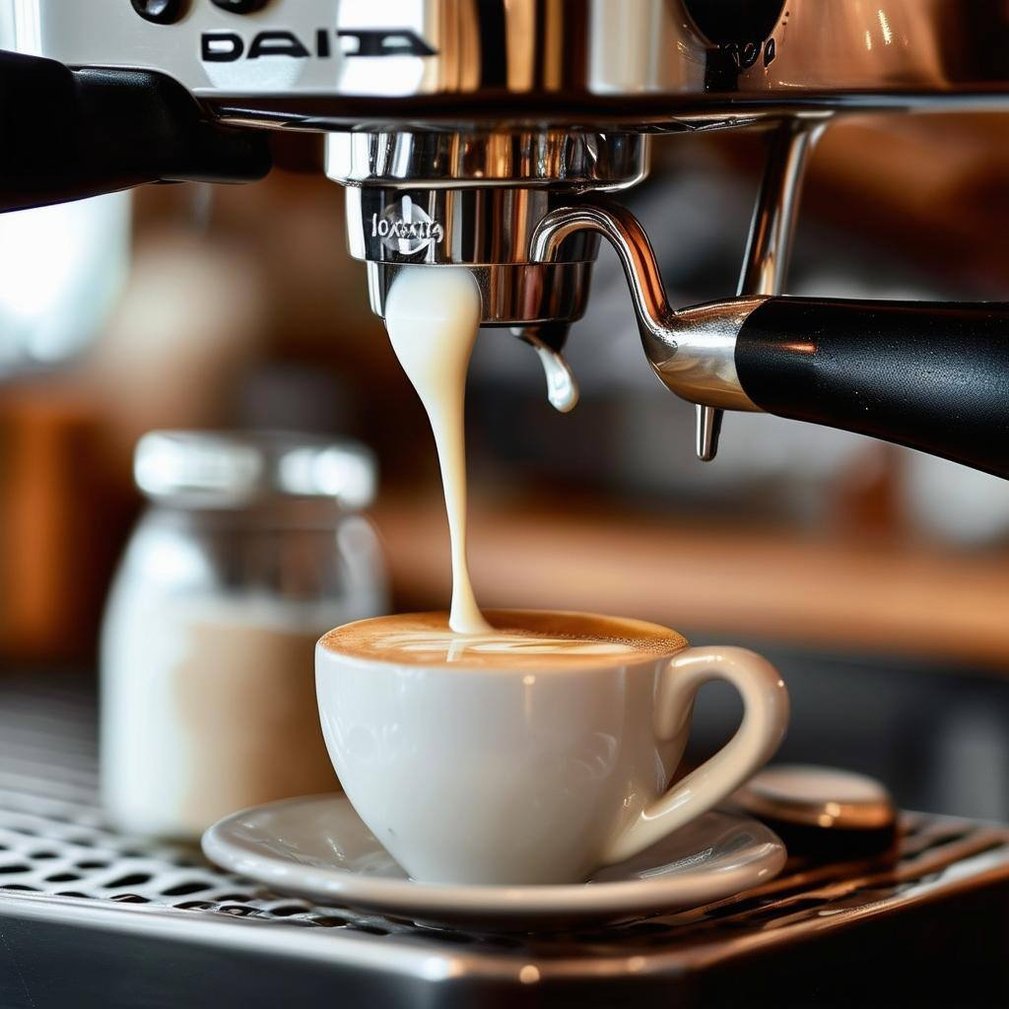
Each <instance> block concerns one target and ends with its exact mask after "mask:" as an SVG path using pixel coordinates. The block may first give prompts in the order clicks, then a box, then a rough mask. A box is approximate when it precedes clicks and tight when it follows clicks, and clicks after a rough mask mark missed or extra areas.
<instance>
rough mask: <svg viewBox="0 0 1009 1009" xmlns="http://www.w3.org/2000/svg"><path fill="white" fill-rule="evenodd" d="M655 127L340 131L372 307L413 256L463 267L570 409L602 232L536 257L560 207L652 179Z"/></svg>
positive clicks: (330, 152) (353, 237)
mask: <svg viewBox="0 0 1009 1009" xmlns="http://www.w3.org/2000/svg"><path fill="white" fill-rule="evenodd" d="M647 152H648V143H647V137H645V136H642V135H638V134H630V133H627V134H623V133H615V134H604V133H586V132H582V131H577V130H480V131H473V132H459V131H440V132H439V131H433V130H429V131H423V130H418V131H412V132H411V131H396V132H388V133H333V134H330V135H329V137H328V138H327V159H326V173H327V175H328V176H329V177H330V178H332V179H335V180H336V181H338V182H340V183H342V184H343V185H345V186H346V187H347V234H348V241H349V247H350V252H351V255H352V256H354V257H355V258H356V259H360V260H363V261H364V262H365V264H366V266H367V273H368V291H369V297H370V301H371V307H372V310H373V311H374V312H375V313H376V314H377V315H379V316H382V317H383V318H384V317H385V305H386V298H387V296H388V294H389V291H390V289H391V287H392V284H393V283H394V282H395V279H396V276H397V274H398V273H399V272H400V271H401V270H402V269H403V268H404V267H407V266H411V265H427V266H465V267H466V268H467V269H469V270H470V271H471V272H472V273H473V275H474V277H475V278H476V280H477V283H478V284H479V286H480V291H481V296H482V302H483V318H482V322H483V325H485V326H497V327H506V328H508V329H510V330H511V331H512V332H514V333H515V335H516V336H519V337H520V338H521V339H523V340H524V341H525V342H527V343H529V344H530V345H531V346H533V347H534V348H535V350H536V351H537V353H538V354H539V356H540V359H541V361H542V362H543V365H544V370H545V373H546V376H547V387H548V394H549V396H550V401H551V403H553V404H554V406H556V407H557V408H558V409H560V410H568V409H571V407H573V406H574V404H575V402H577V388H576V386H575V384H574V380H573V378H572V376H571V374H570V371H569V370H568V368H567V365H566V363H565V362H564V359H563V357H562V356H561V353H560V352H561V349H562V347H563V344H564V339H565V337H566V334H567V329H568V326H569V325H570V323H571V322H573V321H574V320H576V319H579V318H581V316H582V314H583V312H584V311H585V305H586V301H587V299H588V292H589V280H590V276H591V269H592V264H593V262H594V261H595V258H596V252H597V250H598V238H597V236H596V235H595V234H594V233H592V232H591V231H583V232H582V233H581V234H580V235H578V236H575V237H574V238H573V239H572V240H571V241H570V242H568V243H566V245H565V248H564V250H563V253H562V254H559V255H556V256H554V257H552V258H551V260H550V262H534V261H533V260H532V259H531V258H530V246H531V243H532V236H533V233H534V231H535V229H536V227H537V226H538V225H539V223H540V222H541V221H542V220H543V219H544V218H546V217H547V216H548V215H549V214H550V213H551V211H552V210H554V209H555V208H556V207H558V206H561V205H563V204H566V203H569V202H570V201H571V200H572V199H577V198H580V197H582V196H583V195H585V194H592V195H597V194H601V193H607V192H612V191H615V190H620V189H624V188H626V187H628V186H631V185H633V184H635V183H636V182H638V181H640V180H641V179H642V178H644V176H645V173H646V171H647Z"/></svg>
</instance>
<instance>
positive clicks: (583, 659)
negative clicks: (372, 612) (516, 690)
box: [315, 607, 690, 676]
mask: <svg viewBox="0 0 1009 1009" xmlns="http://www.w3.org/2000/svg"><path fill="white" fill-rule="evenodd" d="M432 614H438V615H441V614H444V617H445V622H446V625H447V623H448V613H447V612H446V611H443V610H428V611H414V612H410V613H387V614H383V615H381V616H374V617H365V618H363V619H360V620H352V621H349V622H348V623H346V624H340V625H338V626H337V627H334V628H332V629H331V630H329V631H327V632H326V633H325V634H323V635H322V637H320V638H319V640H318V641H317V642H316V645H315V651H316V658H317V659H318V657H319V655H320V654H321V653H325V654H326V655H328V656H330V657H332V658H334V659H341V658H342V659H351V660H353V661H354V662H355V663H358V664H362V665H367V666H377V667H383V668H391V669H401V670H408V669H412V670H417V671H421V670H423V671H430V672H439V673H487V672H493V673H494V674H495V675H496V676H500V675H508V674H511V675H525V674H528V673H530V672H537V673H539V672H540V671H541V670H540V669H539V668H534V667H535V666H536V664H535V661H534V658H533V657H532V656H530V662H529V667H526V666H514V667H505V666H501V667H493V668H492V667H489V666H487V665H473V664H471V663H467V662H465V661H458V662H448V661H444V662H437V661H432V662H401V661H396V660H394V659H388V658H379V657H376V656H373V655H361V654H357V653H353V652H343V651H340V650H339V649H338V648H335V647H330V646H329V645H327V644H326V638H327V637H328V636H329V635H330V634H332V633H333V631H337V630H342V629H344V628H353V627H357V626H358V625H360V624H369V623H377V622H378V621H381V620H389V619H393V618H409V617H414V616H431V615H432ZM483 614H484V616H486V617H488V619H490V620H494V619H495V617H506V616H508V615H516V614H535V615H537V616H541V615H544V614H550V615H552V616H558V617H573V618H578V619H601V620H607V621H613V620H615V621H619V622H621V623H626V624H630V625H632V626H633V627H637V628H640V629H641V630H642V631H643V632H647V636H649V637H653V638H659V637H661V638H663V639H667V640H669V641H670V645H671V647H670V648H669V649H668V650H659V649H656V651H655V652H654V653H652V654H649V655H645V656H642V658H640V659H635V660H633V661H621V660H620V656H619V655H581V656H578V657H577V661H575V657H574V656H572V658H571V662H570V665H562V664H560V663H558V664H557V665H556V666H555V667H553V668H551V669H550V670H548V671H549V672H550V673H552V674H553V673H557V674H560V675H562V674H565V673H567V674H572V673H579V672H587V671H590V670H591V671H597V672H598V671H602V670H606V669H614V668H620V669H627V668H633V667H637V666H643V665H650V664H652V663H654V662H656V661H662V660H665V659H670V658H672V657H673V656H674V655H676V654H678V653H679V652H681V651H683V649H684V648H687V647H689V644H690V643H689V641H688V640H687V639H686V637H685V636H684V635H682V634H681V633H680V632H679V631H675V630H673V629H672V628H670V627H666V626H665V625H663V624H658V623H655V622H653V621H650V620H641V619H639V618H637V617H624V616H615V615H613V614H603V613H592V612H589V611H587V610H554V609H533V608H529V607H502V608H492V609H485V610H483Z"/></svg>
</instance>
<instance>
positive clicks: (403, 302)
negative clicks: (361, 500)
mask: <svg viewBox="0 0 1009 1009" xmlns="http://www.w3.org/2000/svg"><path fill="white" fill-rule="evenodd" d="M480 315H481V302H480V289H479V287H478V286H477V282H476V280H475V279H474V277H473V274H472V273H470V271H469V270H467V269H466V268H465V267H452V266H437V267H431V266H405V267H403V268H402V269H401V270H400V272H399V274H398V275H397V277H396V279H395V281H394V282H393V285H392V288H391V290H390V291H389V295H388V297H387V298H386V305H385V325H386V329H388V331H389V339H390V340H391V341H392V347H393V350H394V351H395V352H396V357H398V358H399V363H400V364H401V365H402V366H403V370H404V371H405V372H406V374H407V377H408V378H409V379H410V381H411V383H412V384H413V387H414V388H415V389H416V390H417V395H418V396H420V400H421V403H423V404H424V409H425V410H426V411H427V416H428V419H429V420H430V422H431V430H432V431H433V433H434V440H435V446H436V448H437V450H438V464H439V466H440V467H441V479H442V485H443V488H444V491H445V510H446V511H447V513H448V531H449V537H450V539H451V544H452V609H451V613H450V616H449V627H450V628H451V629H452V630H453V631H455V632H456V633H457V634H486V633H487V632H489V631H490V630H491V627H490V624H488V623H487V621H486V620H485V619H484V617H483V614H482V613H481V612H480V608H479V606H477V603H476V597H475V596H474V595H473V586H472V583H471V582H470V576H469V565H468V563H467V560H466V436H465V429H464V406H465V400H466V372H467V371H468V369H469V360H470V356H471V354H472V353H473V344H474V343H475V342H476V336H477V332H478V330H479V328H480Z"/></svg>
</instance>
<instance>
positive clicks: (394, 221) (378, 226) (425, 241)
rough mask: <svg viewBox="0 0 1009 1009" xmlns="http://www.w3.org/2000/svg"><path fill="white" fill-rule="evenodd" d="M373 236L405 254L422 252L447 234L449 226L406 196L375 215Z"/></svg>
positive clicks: (373, 216) (390, 247)
mask: <svg viewBox="0 0 1009 1009" xmlns="http://www.w3.org/2000/svg"><path fill="white" fill-rule="evenodd" d="M370 224H371V237H372V238H377V239H379V240H380V241H381V243H382V244H383V245H384V246H385V247H386V248H387V249H389V250H390V251H392V252H395V253H398V254H399V255H401V256H413V255H415V254H416V253H418V252H422V251H423V250H424V249H426V248H427V247H428V246H429V245H431V243H432V242H440V241H441V240H442V239H443V238H444V237H445V229H444V228H443V227H442V226H441V224H440V223H439V222H438V221H436V220H435V219H434V218H433V217H431V215H430V214H428V213H427V211H426V210H424V208H423V207H418V206H417V204H416V203H414V201H413V200H412V199H411V198H410V197H409V196H403V197H402V199H400V200H398V201H397V202H396V203H393V204H390V205H389V206H388V207H386V208H385V211H384V212H383V213H381V214H377V213H376V214H372V215H371V222H370Z"/></svg>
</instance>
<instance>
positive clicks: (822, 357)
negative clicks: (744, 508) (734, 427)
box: [735, 297, 1009, 477]
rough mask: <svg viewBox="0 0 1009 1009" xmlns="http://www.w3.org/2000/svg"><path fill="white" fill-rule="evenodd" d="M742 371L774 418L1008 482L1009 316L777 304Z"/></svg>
mask: <svg viewBox="0 0 1009 1009" xmlns="http://www.w3.org/2000/svg"><path fill="white" fill-rule="evenodd" d="M735 364H736V371H737V375H738V380H739V383H740V385H741V386H742V388H743V391H744V392H745V393H746V394H747V396H749V398H750V399H751V400H752V401H753V403H754V404H756V405H757V406H758V407H760V408H761V409H763V410H766V411H767V412H768V413H774V414H778V415H779V416H781V417H788V418H791V419H794V420H804V421H809V422H811V423H814V424H824V425H827V426H829V427H836V428H842V429H844V430H846V431H855V432H858V433H860V434H866V435H871V436H872V437H875V438H881V439H883V440H885V441H890V442H895V443H897V444H899V445H906V446H908V447H910V448H914V449H920V450H921V451H923V452H928V453H930V454H932V455H937V456H943V457H945V458H946V459H952V460H953V461H955V462H959V463H963V464H965V465H967V466H971V467H973V468H974V469H978V470H984V471H987V472H988V473H993V474H996V475H997V476H1001V477H1009V305H1004V304H996V303H981V304H961V303H956V302H954V303H939V302H913V301H912V302H896V301H895V302H885V301H854V300H832V299H820V298H791V297H774V298H768V299H767V300H765V301H763V302H762V303H761V304H760V305H758V306H757V308H755V309H754V310H753V311H752V312H751V313H750V314H749V315H748V316H747V317H746V319H745V321H744V322H743V324H742V326H741V328H740V329H739V332H738V336H737V339H736V347H735Z"/></svg>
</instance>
